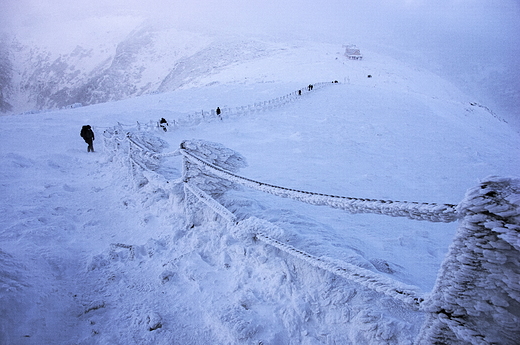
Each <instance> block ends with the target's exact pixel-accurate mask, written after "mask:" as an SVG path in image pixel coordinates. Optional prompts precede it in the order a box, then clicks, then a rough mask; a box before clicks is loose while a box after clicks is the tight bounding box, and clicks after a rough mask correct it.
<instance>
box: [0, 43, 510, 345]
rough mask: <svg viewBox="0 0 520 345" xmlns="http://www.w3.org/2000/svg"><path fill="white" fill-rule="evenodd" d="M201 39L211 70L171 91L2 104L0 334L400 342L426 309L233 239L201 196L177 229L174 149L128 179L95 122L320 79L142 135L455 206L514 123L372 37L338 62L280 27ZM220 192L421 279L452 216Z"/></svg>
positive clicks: (312, 182) (377, 265)
mask: <svg viewBox="0 0 520 345" xmlns="http://www.w3.org/2000/svg"><path fill="white" fill-rule="evenodd" d="M208 47H211V48H207V50H205V51H204V52H203V53H201V54H199V55H194V56H192V57H191V58H189V59H185V60H183V63H184V64H190V63H195V61H208V59H209V60H210V62H209V63H210V64H214V65H213V66H212V69H209V68H205V69H204V70H203V71H201V73H200V78H197V79H196V80H191V81H190V83H189V84H187V85H184V86H183V88H181V89H177V88H178V87H179V86H182V80H180V79H178V80H175V79H174V78H172V79H169V81H168V83H166V82H165V83H164V84H163V85H164V87H165V90H164V91H166V90H167V86H172V88H176V89H177V90H176V91H173V92H165V93H162V94H152V95H144V96H141V97H137V98H133V99H128V100H124V101H119V102H109V103H105V104H98V105H93V106H88V107H79V108H74V109H65V110H61V111H51V112H42V113H39V114H25V115H16V116H3V117H1V118H0V166H1V167H2V168H1V170H0V171H1V176H0V185H1V189H2V193H0V198H1V199H0V200H1V202H0V205H1V207H2V209H1V213H0V214H1V216H0V272H1V279H2V280H1V281H0V282H1V285H0V343H6V344H42V343H46V344H63V343H75V344H123V343H124V344H171V343H181V344H208V343H215V344H261V343H262V344H334V343H342V344H409V343H411V342H412V341H413V339H414V338H415V337H416V335H417V334H418V332H419V328H420V327H421V325H422V323H423V321H424V314H423V313H421V312H417V311H412V310H409V309H407V308H405V307H404V306H403V305H401V304H400V303H399V302H396V301H394V300H392V299H390V298H388V297H385V296H383V295H380V294H378V293H375V292H372V291H370V290H366V289H364V288H362V287H360V286H359V285H357V284H355V283H353V282H350V281H349V280H347V279H344V278H342V277H338V276H336V275H333V274H331V273H329V272H327V271H324V270H321V269H318V268H316V267H313V266H311V265H308V264H307V263H306V262H305V261H302V260H299V259H297V258H294V257H291V256H290V255H288V254H286V253H284V252H282V251H280V250H278V249H275V248H273V247H270V246H268V245H265V244H262V243H257V242H254V241H253V240H252V239H249V240H248V239H240V238H237V237H236V236H233V233H232V232H230V230H229V229H228V228H227V227H226V226H224V225H223V223H222V222H220V221H219V219H218V218H217V217H215V216H214V214H213V213H212V212H211V211H210V210H206V211H205V213H204V215H206V217H205V218H204V219H203V220H204V222H202V223H201V224H200V225H197V226H195V227H193V228H187V227H186V221H185V216H184V214H183V211H184V209H183V205H182V203H180V200H182V198H183V195H184V194H183V191H182V188H181V187H182V186H181V185H180V184H179V183H176V181H177V179H178V178H179V177H180V176H181V173H182V170H181V169H182V166H181V164H182V159H181V158H180V157H178V156H173V157H169V158H165V159H163V160H162V161H161V168H160V169H159V170H158V171H159V172H160V173H161V174H163V176H164V178H165V179H167V180H168V181H169V184H168V185H171V187H170V189H169V190H165V189H164V188H154V187H153V184H152V183H150V184H148V185H146V186H145V187H142V188H139V181H138V180H136V179H135V178H133V177H132V176H133V175H132V174H131V173H130V171H129V170H128V168H127V166H126V165H125V164H124V160H123V164H122V163H121V162H120V161H119V160H118V159H113V157H112V155H111V154H108V153H104V149H103V144H102V142H103V139H102V138H103V131H104V130H106V129H108V128H110V127H113V126H115V125H117V123H118V122H120V123H122V124H124V125H129V126H125V127H124V128H127V129H129V128H131V126H134V125H135V124H136V121H139V122H140V123H141V124H146V123H149V122H150V121H151V122H152V123H155V122H156V121H157V120H158V119H159V118H161V117H165V118H166V119H168V120H169V122H170V124H173V123H174V122H175V120H181V119H185V118H186V117H187V116H188V115H190V114H195V113H200V112H201V111H207V112H210V111H211V110H213V109H215V108H216V107H217V106H219V107H221V108H236V107H241V106H247V105H252V104H255V103H259V102H262V101H266V100H270V99H275V98H278V97H281V96H284V95H287V94H289V93H292V92H294V91H296V90H298V89H303V88H305V87H306V86H307V85H309V84H310V83H314V82H319V81H327V82H330V84H329V85H327V86H326V87H323V88H319V89H316V90H313V91H311V92H304V93H303V95H302V97H301V98H300V99H298V100H296V101H294V102H290V103H288V104H286V105H284V106H282V107H277V108H273V109H266V110H265V111H262V112H257V113H248V114H246V115H241V116H235V117H224V119H223V120H217V119H215V118H214V120H212V121H208V122H202V123H200V124H198V125H196V126H194V125H192V126H188V125H187V123H186V121H185V122H181V121H179V123H184V125H180V126H177V127H175V128H173V126H172V127H171V130H170V131H168V132H166V133H165V132H162V131H155V132H151V133H150V134H148V135H150V136H151V138H160V139H161V140H160V141H159V140H157V139H154V141H155V142H157V143H161V146H162V149H163V152H171V151H175V150H176V149H177V148H178V145H179V144H180V142H182V141H183V140H186V139H188V140H189V139H203V140H207V141H212V142H218V143H221V144H222V145H224V146H225V147H228V148H230V149H232V150H235V151H237V152H239V153H240V154H242V155H243V156H244V157H245V158H246V160H247V162H248V166H247V167H244V168H242V169H241V170H240V174H241V175H243V176H246V177H249V178H252V179H254V180H259V181H263V182H266V183H270V184H274V185H279V186H284V187H287V188H294V189H300V190H308V191H315V192H320V193H325V194H333V195H341V196H352V197H360V198H373V199H391V200H406V201H418V202H437V203H453V204H457V203H458V202H460V201H461V200H462V198H463V196H464V193H465V191H466V190H467V189H468V188H470V187H473V186H475V185H476V183H477V180H478V179H480V178H483V177H485V176H488V175H501V176H504V175H516V174H517V173H518V166H519V163H520V162H519V158H518V157H520V152H519V151H520V145H519V144H520V138H519V135H518V133H517V132H516V131H514V130H513V129H512V128H511V127H510V126H509V125H508V124H507V123H505V122H503V121H501V120H500V119H499V118H497V117H496V116H494V114H493V113H491V112H489V111H488V110H486V109H485V108H484V107H481V106H479V105H478V104H475V103H471V102H473V100H472V99H471V98H469V97H468V96H466V95H464V94H463V93H461V92H460V91H459V90H458V89H457V88H455V87H454V86H453V85H451V84H450V83H448V82H447V81H445V80H443V79H442V78H440V77H438V76H436V75H434V74H432V73H430V72H427V71H425V70H421V69H419V68H417V67H416V66H409V65H407V64H406V63H405V62H402V61H398V60H395V59H392V58H389V57H387V56H384V55H381V54H379V53H377V52H369V51H366V52H365V53H364V55H365V57H364V59H363V60H362V61H349V60H346V59H345V58H344V57H343V56H342V47H339V46H336V45H329V44H322V43H312V42H292V43H291V44H290V45H285V46H284V45H281V47H280V44H279V45H278V46H277V47H278V48H277V50H275V51H274V52H271V53H270V54H267V53H266V52H267V51H268V50H269V49H268V48H266V47H265V46H263V45H257V44H256V43H255V44H251V46H250V48H251V49H250V52H251V54H253V55H254V56H255V58H254V59H249V56H250V55H248V54H245V56H244V55H240V56H239V57H237V58H236V59H238V60H239V61H240V63H234V62H235V60H234V59H235V58H234V57H233V54H231V53H229V52H225V54H224V52H223V51H224V49H221V48H219V47H218V46H217V47H215V46H208ZM280 48H281V49H280ZM254 52H257V53H254ZM179 60H181V58H180V55H179ZM219 61H225V63H224V62H222V63H221V62H219ZM197 63H199V62H197ZM224 66H227V67H226V68H224ZM179 68H181V67H179ZM368 75H371V78H368V77H367V76H368ZM333 80H338V81H339V83H337V84H336V83H332V81H333ZM188 85H190V86H193V87H188ZM84 124H90V125H92V126H93V127H94V130H95V133H96V141H95V142H94V147H95V149H96V151H97V152H96V153H94V154H87V152H86V145H85V144H84V143H83V141H82V140H81V138H80V137H79V131H80V129H81V126H82V125H84ZM222 201H223V202H224V203H225V204H226V206H227V207H229V208H230V209H232V210H233V211H234V212H235V213H236V214H237V215H239V216H241V217H246V216H254V217H257V218H259V219H262V220H264V221H268V222H270V223H271V224H272V229H271V232H272V233H273V234H275V235H277V236H278V237H277V240H279V241H283V242H284V243H287V244H289V245H291V246H293V247H295V248H298V249H299V250H303V251H306V252H308V253H310V254H312V255H313V256H315V257H324V258H329V259H331V260H337V261H338V262H346V263H349V264H353V265H356V266H359V267H361V268H364V269H367V270H370V271H372V272H374V273H378V274H383V275H385V276H387V277H389V278H394V279H397V280H398V281H401V282H402V283H405V284H410V285H415V286H417V287H418V288H419V290H420V292H421V293H427V292H429V291H431V289H432V288H433V285H434V283H435V278H436V276H437V272H438V269H439V268H440V264H441V262H442V261H443V258H444V255H445V253H446V252H447V250H448V246H449V244H450V243H451V241H452V239H453V236H454V234H455V231H456V228H457V224H456V223H449V224H442V223H441V224H439V223H427V222H418V221H413V220H408V219H400V218H389V217H383V216H379V215H350V214H347V213H345V212H343V211H340V210H333V209H328V208H324V207H316V206H310V205H305V204H301V203H297V202H296V201H291V200H286V199H280V198H277V197H275V196H271V195H264V194H261V193H260V192H258V191H251V190H247V189H240V190H237V191H231V192H229V193H227V194H226V195H225V196H223V197H222ZM260 223H261V222H260V221H258V223H255V224H250V226H251V227H254V226H260V225H262V224H263V225H265V224H264V223H261V224H260Z"/></svg>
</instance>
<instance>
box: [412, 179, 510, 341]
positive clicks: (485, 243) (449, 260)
mask: <svg viewBox="0 0 520 345" xmlns="http://www.w3.org/2000/svg"><path fill="white" fill-rule="evenodd" d="M458 212H459V214H460V215H462V217H463V218H462V220H461V222H460V225H459V228H458V231H457V234H456V236H455V239H454V241H453V243H452V245H451V246H450V248H449V251H448V254H447V256H446V259H445V260H444V262H443V264H442V266H441V268H440V271H439V274H438V276H437V281H436V284H435V287H434V290H433V291H432V293H431V295H430V296H429V298H428V299H427V301H426V302H425V303H424V304H423V305H424V309H425V310H426V311H427V312H429V315H427V319H426V321H425V323H424V325H423V327H422V329H421V332H420V334H419V336H418V338H417V340H416V344H421V345H422V344H518V339H520V179H512V178H499V177H488V178H486V179H485V180H484V181H482V182H481V183H480V185H479V186H477V187H474V188H472V189H470V190H468V192H467V193H466V197H465V199H464V200H463V201H462V202H461V203H460V204H459V206H458Z"/></svg>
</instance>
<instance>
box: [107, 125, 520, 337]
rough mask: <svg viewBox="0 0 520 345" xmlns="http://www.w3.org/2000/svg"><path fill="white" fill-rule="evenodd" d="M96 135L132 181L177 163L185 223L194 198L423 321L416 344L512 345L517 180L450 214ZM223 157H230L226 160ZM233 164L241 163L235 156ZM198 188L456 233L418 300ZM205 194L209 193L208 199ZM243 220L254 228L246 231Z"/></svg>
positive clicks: (492, 185) (519, 274) (518, 266)
mask: <svg viewBox="0 0 520 345" xmlns="http://www.w3.org/2000/svg"><path fill="white" fill-rule="evenodd" d="M105 134H106V135H105V147H106V149H108V152H119V153H123V155H122V157H126V158H124V159H123V158H122V159H121V162H122V163H123V164H128V165H129V166H130V167H131V170H132V173H133V174H134V173H135V171H136V170H140V171H142V172H146V173H144V174H141V175H142V176H141V177H140V178H141V179H144V180H147V181H150V180H151V179H152V177H150V176H151V175H152V174H156V173H155V172H154V170H155V169H156V168H157V166H158V162H159V160H160V159H161V158H166V157H169V156H173V155H182V157H183V162H184V163H183V176H182V179H181V181H180V182H179V183H182V184H183V185H184V193H185V195H184V200H185V202H186V208H185V211H186V216H187V217H188V222H189V221H191V220H189V217H190V215H189V213H190V212H194V209H193V208H190V206H189V205H188V203H189V202H193V200H191V201H189V199H190V198H191V197H190V196H193V197H194V198H195V199H196V200H199V201H201V202H202V203H203V204H205V205H206V206H208V207H209V209H211V210H213V211H214V212H215V213H216V214H218V215H220V216H221V217H222V219H224V220H226V223H227V224H228V225H229V226H230V228H231V229H232V231H234V233H235V234H240V236H241V237H248V238H250V239H254V240H257V241H262V242H263V243H265V244H268V245H270V246H273V247H275V248H277V249H279V250H281V251H283V252H285V253H287V254H289V255H291V256H293V257H296V258H298V259H301V260H303V261H305V262H308V263H309V264H311V265H313V266H315V267H317V268H320V269H323V270H326V271H329V272H331V273H334V274H336V275H338V276H341V277H344V278H346V279H349V280H351V281H353V282H355V283H357V284H360V285H361V286H364V287H365V288H368V289H371V290H374V291H377V292H379V293H382V294H385V295H387V296H390V297H392V298H394V299H396V300H399V301H401V302H402V303H403V304H404V305H406V306H408V307H410V308H412V309H414V310H421V311H423V312H425V313H426V315H427V316H426V321H425V322H424V324H423V327H422V329H421V331H420V333H419V335H418V337H417V339H416V341H415V343H416V344H516V341H517V340H518V339H520V327H519V326H518V325H519V324H520V313H519V312H518V311H519V310H520V293H519V291H520V262H519V260H518V257H520V255H519V254H520V179H515V178H498V177H489V178H487V179H485V180H483V181H482V182H481V183H480V185H479V186H477V187H475V188H472V189H470V190H469V191H468V193H467V195H466V198H465V199H464V200H463V201H462V202H461V203H459V204H458V205H455V204H436V203H419V202H401V201H392V200H375V199H365V198H353V197H343V196H335V195H327V194H322V193H313V192H306V191H301V190H296V189H291V188H285V187H280V186H275V185H272V184H269V183H264V182H260V181H255V180H252V179H248V178H246V177H242V176H240V175H238V174H236V172H235V171H230V170H229V169H228V168H225V167H223V166H222V164H221V162H219V161H218V158H217V159H214V160H213V161H211V162H210V161H208V159H207V157H208V156H212V157H218V152H217V153H216V154H215V152H212V150H217V151H218V150H219V149H221V148H218V147H217V148H215V146H211V145H210V146H209V148H204V154H206V156H204V154H202V153H201V152H199V151H197V150H196V149H193V147H195V148H196V147H197V145H188V144H189V143H190V142H187V141H185V142H183V143H182V144H181V146H180V148H179V150H177V151H175V152H170V153H160V152H159V151H160V150H157V149H156V148H154V145H153V143H146V140H142V139H140V138H138V137H137V136H134V135H133V134H131V133H130V132H125V131H124V130H123V127H122V126H121V125H119V126H116V127H114V128H113V129H111V130H109V131H105ZM198 145H199V147H200V145H201V144H200V143H199V144H198ZM228 150H229V149H228ZM208 152H209V154H208ZM225 156H226V157H227V158H229V156H230V154H229V153H226V155H225ZM235 158H236V157H235ZM236 159H237V160H240V157H238V158H236ZM228 165H229V164H228ZM224 166H226V164H224ZM205 179H210V180H212V181H213V180H219V179H221V180H226V181H228V184H224V189H225V188H228V187H229V186H230V185H229V183H231V184H237V185H241V186H245V187H248V188H253V189H255V190H259V191H263V192H266V193H270V194H273V195H276V196H280V197H285V198H291V199H294V200H298V201H301V202H305V203H308V204H312V205H324V206H329V207H332V208H336V209H341V210H344V211H346V212H349V213H376V214H381V215H389V216H393V217H407V218H410V219H415V220H425V221H431V222H453V221H457V220H459V221H460V225H459V228H458V231H457V234H456V236H455V239H454V241H453V243H452V245H451V246H450V248H449V252H448V254H447V256H446V258H445V260H444V262H443V264H442V265H441V268H440V271H439V274H438V277H437V282H436V284H435V287H434V289H433V291H432V292H431V293H429V294H426V295H424V294H422V293H421V292H420V291H419V290H420V289H419V288H417V287H414V286H410V285H406V284H403V283H401V282H399V281H397V280H394V279H391V278H389V277H387V276H384V275H382V274H378V273H375V272H373V271H370V270H367V269H364V268H361V267H359V266H355V265H352V264H350V263H346V262H338V261H337V260H333V259H329V258H326V257H323V256H320V257H317V256H315V255H312V254H310V253H307V252H305V251H303V250H300V249H298V248H295V247H293V246H291V245H290V244H288V243H284V242H282V241H280V240H278V239H276V236H272V235H271V234H270V233H269V231H268V230H267V229H272V228H273V227H275V225H273V224H271V223H269V222H267V221H262V220H258V219H256V218H255V217H249V218H246V219H240V220H239V219H238V218H237V217H236V216H235V215H234V214H233V212H231V211H230V210H228V209H227V208H226V207H224V206H223V205H222V204H221V203H220V202H218V201H217V200H216V198H215V195H220V194H221V192H222V191H221V190H219V189H218V187H215V186H214V183H213V184H208V185H204V183H202V185H201V183H200V182H201V181H205ZM157 180H158V181H163V180H161V179H160V178H157ZM145 183H146V182H145ZM137 185H138V186H141V185H142V183H141V184H137ZM209 185H211V186H212V187H211V188H213V189H212V190H211V191H209V192H208V190H207V188H208V186H209ZM203 189H206V191H205V190H203ZM251 221H255V222H256V224H257V225H258V224H262V226H260V227H259V226H249V225H248V222H251ZM252 229H254V230H252ZM275 232H276V231H275Z"/></svg>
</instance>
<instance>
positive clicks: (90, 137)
mask: <svg viewBox="0 0 520 345" xmlns="http://www.w3.org/2000/svg"><path fill="white" fill-rule="evenodd" d="M79 135H80V136H81V137H82V138H83V140H85V142H86V143H87V144H88V147H87V152H94V144H93V141H94V132H93V131H92V127H90V125H85V126H83V127H82V128H81V133H80V134H79Z"/></svg>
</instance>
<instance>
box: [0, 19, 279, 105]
mask: <svg viewBox="0 0 520 345" xmlns="http://www.w3.org/2000/svg"><path fill="white" fill-rule="evenodd" d="M273 49H274V48H273V47H272V46H271V47H270V46H269V44H267V43H264V42H259V41H253V40H244V39H226V40H222V39H219V40H216V39H215V38H211V37H208V36H202V35H198V34H194V33H187V32H180V31H177V30H161V31H158V30H154V29H152V28H150V27H141V28H138V29H135V30H134V31H132V32H131V33H130V34H129V35H128V36H127V37H126V38H125V39H124V40H122V41H120V42H98V43H96V42H95V40H94V42H89V43H88V44H82V45H79V44H78V45H77V46H76V47H75V48H73V49H72V50H69V52H67V53H63V54H57V53H56V52H55V51H51V50H50V49H49V48H47V47H45V46H39V45H32V44H23V43H21V42H20V41H19V40H18V39H17V38H12V39H9V38H7V37H4V38H3V40H2V44H1V45H0V112H1V113H11V112H13V113H20V112H34V111H42V110H48V109H61V108H67V107H76V106H79V105H83V106H84V105H91V104H97V103H104V102H109V101H116V100H121V99H126V98H131V97H136V96H140V95H143V94H149V93H156V92H167V91H173V90H175V89H178V88H180V87H183V86H185V85H187V84H189V83H190V82H193V81H194V80H196V79H197V78H199V77H203V76H206V75H210V74H212V73H216V72H218V71H219V70H221V69H223V68H225V67H226V66H228V65H230V64H233V63H235V64H236V63H239V62H244V61H248V60H251V59H255V58H258V57H263V56H266V55H268V54H269V52H270V51H272V50H273Z"/></svg>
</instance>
